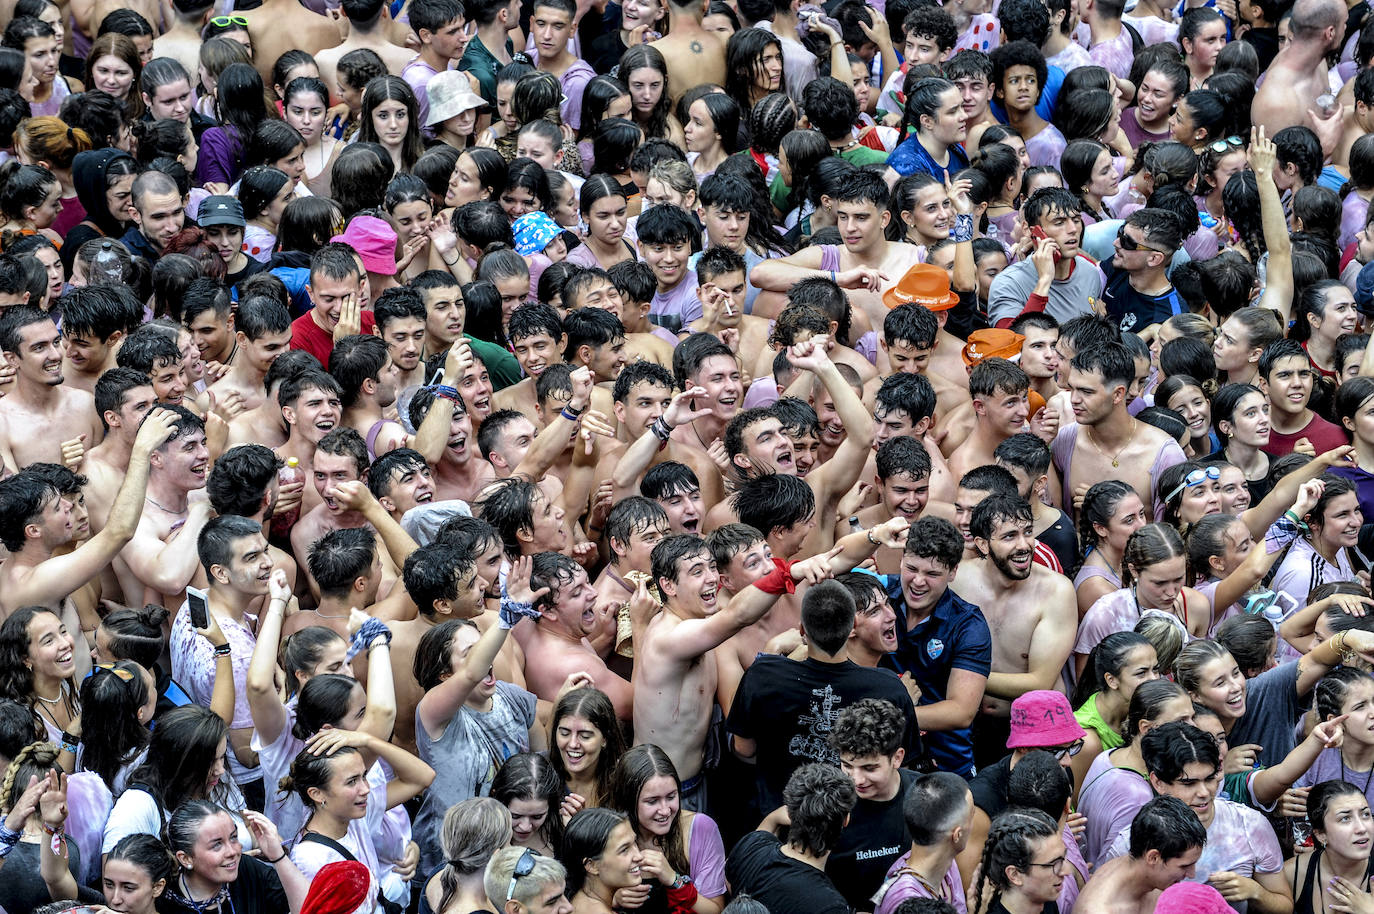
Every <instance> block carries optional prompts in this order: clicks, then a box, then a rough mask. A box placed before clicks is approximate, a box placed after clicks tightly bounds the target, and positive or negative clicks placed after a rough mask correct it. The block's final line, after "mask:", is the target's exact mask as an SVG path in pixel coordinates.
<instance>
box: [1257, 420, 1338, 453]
mask: <svg viewBox="0 0 1374 914" xmlns="http://www.w3.org/2000/svg"><path fill="white" fill-rule="evenodd" d="M1300 438H1306V439H1307V440H1308V441H1310V442H1312V446H1313V447H1314V448H1316V449H1317V453H1318V454H1325V453H1326V452H1327V451H1329V450H1331V449H1332V448H1337V447H1345V446H1346V445H1347V444H1349V443H1350V439H1349V438H1348V437H1347V436H1346V434H1345V432H1344V431H1342V430H1341V428H1340V426H1338V425H1332V424H1331V423H1330V422H1327V421H1326V420H1325V419H1323V418H1322V417H1321V416H1318V415H1317V414H1316V413H1313V414H1312V421H1311V422H1309V423H1307V425H1306V426H1305V427H1304V428H1303V429H1302V431H1300V432H1298V433H1296V434H1293V435H1285V434H1283V433H1282V432H1276V431H1274V432H1270V433H1269V443H1268V444H1266V445H1265V446H1264V447H1262V448H1260V450H1262V451H1264V453H1266V454H1268V455H1269V456H1270V457H1282V456H1283V455H1284V454H1291V453H1293V445H1295V444H1297V443H1298V439H1300Z"/></svg>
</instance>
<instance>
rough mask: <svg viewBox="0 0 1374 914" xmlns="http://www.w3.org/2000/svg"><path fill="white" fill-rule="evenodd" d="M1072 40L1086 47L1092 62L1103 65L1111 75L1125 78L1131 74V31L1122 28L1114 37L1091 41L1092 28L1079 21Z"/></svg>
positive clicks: (1133, 50)
mask: <svg viewBox="0 0 1374 914" xmlns="http://www.w3.org/2000/svg"><path fill="white" fill-rule="evenodd" d="M1073 37H1074V40H1075V41H1077V42H1078V43H1079V44H1081V45H1082V46H1083V47H1085V48H1087V49H1088V57H1089V58H1090V59H1091V60H1092V62H1093V63H1094V64H1096V65H1097V66H1099V67H1103V68H1104V69H1106V70H1107V71H1108V72H1110V73H1111V74H1112V75H1113V76H1116V77H1119V78H1121V79H1126V78H1127V77H1129V76H1130V75H1131V64H1132V63H1133V62H1134V61H1135V49H1134V47H1133V45H1132V43H1131V33H1130V32H1128V31H1126V30H1125V29H1124V28H1123V29H1122V30H1121V31H1120V32H1118V33H1117V36H1116V37H1115V38H1108V39H1107V40H1106V41H1099V42H1098V43H1097V44H1093V43H1092V29H1090V28H1089V27H1088V25H1087V23H1081V24H1080V25H1079V26H1078V29H1077V30H1076V31H1075V32H1074V36H1073Z"/></svg>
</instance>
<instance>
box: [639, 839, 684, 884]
mask: <svg viewBox="0 0 1374 914" xmlns="http://www.w3.org/2000/svg"><path fill="white" fill-rule="evenodd" d="M639 854H640V856H641V857H643V858H644V859H643V860H642V861H641V862H640V864H639V871H640V872H641V873H643V874H644V875H645V876H647V877H649V878H650V879H656V880H658V881H659V882H661V883H663V884H664V885H672V884H673V883H674V882H675V881H676V880H677V870H675V869H673V865H672V864H671V863H669V862H668V858H667V857H665V856H663V851H661V850H657V849H655V848H648V849H646V850H641V851H640V852H639Z"/></svg>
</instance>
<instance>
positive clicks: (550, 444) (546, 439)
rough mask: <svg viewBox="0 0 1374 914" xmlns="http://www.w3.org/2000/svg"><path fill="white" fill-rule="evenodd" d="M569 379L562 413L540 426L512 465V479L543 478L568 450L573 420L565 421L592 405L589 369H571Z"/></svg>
mask: <svg viewBox="0 0 1374 914" xmlns="http://www.w3.org/2000/svg"><path fill="white" fill-rule="evenodd" d="M569 380H570V381H571V382H572V397H571V398H570V399H569V400H568V409H567V411H566V412H564V411H560V412H559V413H558V414H557V415H556V416H553V417H552V418H550V419H549V424H548V425H546V426H544V430H543V431H541V432H540V433H539V434H538V435H537V436H535V439H534V441H533V443H531V444H530V446H529V449H528V450H526V451H525V456H524V457H523V458H521V460H520V463H519V464H518V465H516V467H515V472H514V473H512V474H511V475H513V476H524V477H526V478H528V479H536V480H538V479H543V478H544V474H545V473H547V472H548V471H549V470H550V469H551V468H552V467H553V465H554V464H555V463H556V462H557V461H558V458H559V457H560V456H562V454H563V452H564V451H566V450H567V449H568V439H569V438H571V437H572V434H573V431H574V430H575V429H576V428H577V420H576V419H569V418H568V415H569V414H576V415H579V416H580V415H581V414H582V413H583V412H585V411H586V409H587V407H588V406H589V405H590V404H591V402H592V372H591V369H590V368H588V367H587V366H585V365H583V366H582V367H581V368H575V369H573V371H572V373H571V375H570V376H569Z"/></svg>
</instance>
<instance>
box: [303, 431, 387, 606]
mask: <svg viewBox="0 0 1374 914" xmlns="http://www.w3.org/2000/svg"><path fill="white" fill-rule="evenodd" d="M370 463H371V462H370V461H369V460H368V459H367V448H366V445H364V444H363V437H362V435H359V434H358V433H357V432H355V431H354V430H353V429H351V428H348V427H346V426H345V427H340V428H336V429H333V430H331V431H330V432H329V434H327V435H325V436H324V437H323V438H321V439H320V442H319V444H318V445H316V447H315V453H314V456H313V458H312V460H311V463H310V470H309V474H308V476H309V481H310V482H311V485H308V486H307V488H314V490H315V492H316V494H317V495H318V496H319V502H318V504H316V505H315V507H313V508H311V509H310V510H309V511H307V512H306V513H304V514H302V515H301V518H300V520H298V521H296V524H295V526H294V527H292V528H291V551H292V552H293V553H294V554H295V556H296V562H297V563H298V564H299V565H300V566H301V567H302V568H305V569H306V570H307V571H308V570H309V567H310V564H309V563H310V552H311V550H312V549H313V548H314V545H315V541H316V540H318V539H320V538H321V537H322V536H324V535H325V534H326V533H328V532H330V531H331V530H345V529H351V528H357V527H364V526H366V525H367V521H366V519H364V518H363V516H362V514H361V513H359V512H358V511H355V510H353V509H352V508H351V507H349V506H348V505H346V504H345V503H344V502H342V501H340V500H339V498H338V494H339V493H338V487H339V486H340V485H341V484H342V483H347V482H359V481H360V480H361V479H362V478H363V477H364V475H366V473H367V468H368V466H369V465H370ZM393 574H394V572H393ZM307 580H308V581H309V583H310V590H311V592H312V593H314V594H315V596H316V599H318V598H319V592H320V590H319V584H318V583H316V581H315V579H314V577H313V576H310V575H307ZM358 608H359V609H363V608H364V607H362V606H360V607H358Z"/></svg>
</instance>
